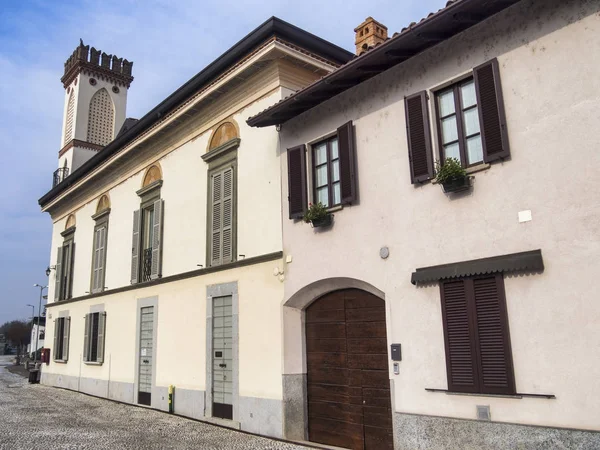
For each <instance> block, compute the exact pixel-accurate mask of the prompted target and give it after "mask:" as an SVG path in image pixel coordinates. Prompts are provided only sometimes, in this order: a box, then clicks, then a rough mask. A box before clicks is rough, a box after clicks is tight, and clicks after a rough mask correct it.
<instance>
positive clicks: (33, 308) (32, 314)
mask: <svg viewBox="0 0 600 450" xmlns="http://www.w3.org/2000/svg"><path fill="white" fill-rule="evenodd" d="M27 306H31V334H32V335H33V319H35V306H33V305H30V304H29V303H27ZM31 347H33V339H32V340H31Z"/></svg>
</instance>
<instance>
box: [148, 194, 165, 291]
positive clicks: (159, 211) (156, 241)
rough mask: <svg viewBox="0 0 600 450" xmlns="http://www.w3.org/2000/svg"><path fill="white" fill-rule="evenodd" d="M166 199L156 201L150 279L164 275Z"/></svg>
mask: <svg viewBox="0 0 600 450" xmlns="http://www.w3.org/2000/svg"><path fill="white" fill-rule="evenodd" d="M164 209H165V201H164V200H162V199H158V200H156V201H155V202H154V220H153V223H152V264H151V266H150V279H151V280H156V279H157V278H160V277H161V276H162V240H163V239H162V238H163V216H164Z"/></svg>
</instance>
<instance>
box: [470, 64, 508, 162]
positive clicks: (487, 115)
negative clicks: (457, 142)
mask: <svg viewBox="0 0 600 450" xmlns="http://www.w3.org/2000/svg"><path fill="white" fill-rule="evenodd" d="M473 78H474V79H475V90H476V92H477V104H478V106H479V121H480V123H481V141H482V144H483V160H484V162H486V163H489V162H492V161H496V160H498V159H505V158H508V157H509V156H510V148H509V145H508V131H507V127H506V114H505V112H504V99H503V96H502V87H501V85H500V69H499V67H498V60H497V59H493V60H491V61H488V62H486V63H485V64H482V65H481V66H479V67H476V68H475V69H473Z"/></svg>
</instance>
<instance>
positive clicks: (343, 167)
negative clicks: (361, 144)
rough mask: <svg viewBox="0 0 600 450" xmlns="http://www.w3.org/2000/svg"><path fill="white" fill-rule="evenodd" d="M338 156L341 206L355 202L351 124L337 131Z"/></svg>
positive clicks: (354, 158)
mask: <svg viewBox="0 0 600 450" xmlns="http://www.w3.org/2000/svg"><path fill="white" fill-rule="evenodd" d="M337 135H338V150H339V156H340V191H341V200H342V204H348V203H352V202H354V201H356V175H355V170H356V167H355V161H356V155H355V154H354V152H355V141H354V127H353V126H352V122H348V123H345V124H344V125H342V126H341V127H339V128H338V129H337Z"/></svg>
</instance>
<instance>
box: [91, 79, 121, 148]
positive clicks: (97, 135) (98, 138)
mask: <svg viewBox="0 0 600 450" xmlns="http://www.w3.org/2000/svg"><path fill="white" fill-rule="evenodd" d="M114 119H115V110H114V107H113V102H112V99H111V98H110V94H109V93H108V91H107V90H106V89H104V88H102V89H100V90H99V91H98V92H96V93H95V94H94V96H93V97H92V100H91V101H90V112H89V115H88V130H87V141H88V142H91V143H92V144H98V145H106V144H108V143H109V142H110V141H112V140H113V130H114Z"/></svg>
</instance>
